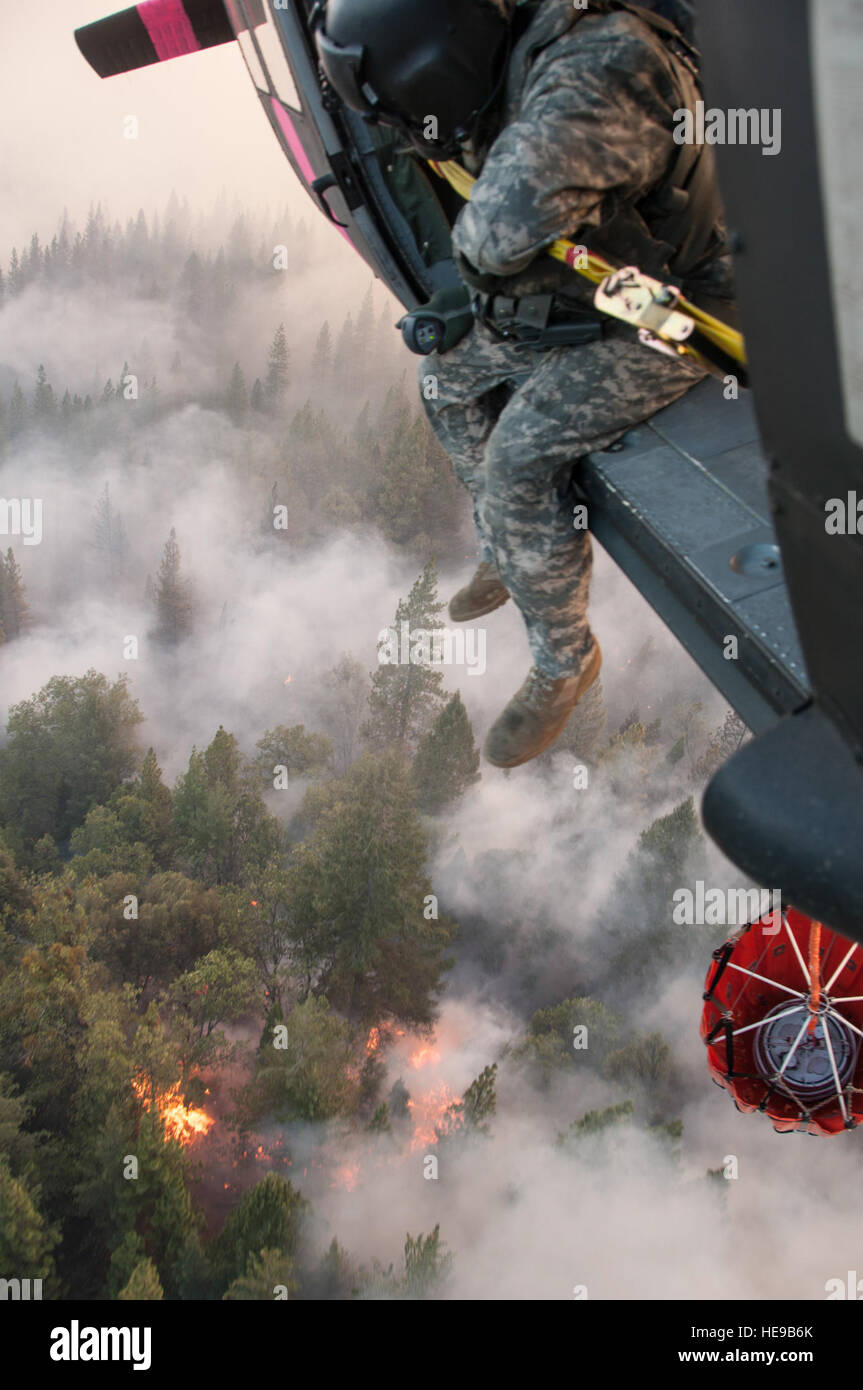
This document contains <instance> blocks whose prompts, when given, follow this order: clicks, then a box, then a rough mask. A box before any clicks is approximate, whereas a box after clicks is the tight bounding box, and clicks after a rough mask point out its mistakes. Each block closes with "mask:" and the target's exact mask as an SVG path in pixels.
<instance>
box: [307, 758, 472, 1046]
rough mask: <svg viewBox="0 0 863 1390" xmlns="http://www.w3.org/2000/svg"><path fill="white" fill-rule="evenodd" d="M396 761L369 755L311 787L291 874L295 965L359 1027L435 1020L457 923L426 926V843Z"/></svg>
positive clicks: (406, 781)
mask: <svg viewBox="0 0 863 1390" xmlns="http://www.w3.org/2000/svg"><path fill="white" fill-rule="evenodd" d="M412 803H413V797H412V788H411V785H410V781H409V778H408V774H407V769H406V768H405V765H404V762H403V760H402V759H401V758H400V757H399V755H398V754H397V753H387V754H385V755H384V756H383V757H380V758H376V757H374V756H372V755H369V754H366V756H365V757H363V758H361V759H360V760H359V762H357V763H355V764H354V766H353V767H352V768H351V770H350V772H349V773H348V775H347V777H344V778H342V779H340V780H339V781H334V782H325V783H323V784H322V785H320V786H317V787H314V788H313V789H312V790H311V791H310V792H309V793H308V794H307V796H306V799H305V801H304V803H303V807H302V811H301V816H302V818H303V820H304V822H305V823H306V824H308V825H309V827H310V832H311V833H310V834H308V835H307V837H306V839H305V840H304V842H303V844H302V846H300V847H299V852H298V853H297V855H296V859H295V863H294V867H293V869H292V884H291V894H290V899H289V900H290V902H291V912H292V917H293V931H294V934H295V941H296V958H297V960H298V961H302V962H303V963H304V972H303V973H304V974H305V975H306V978H307V979H308V981H309V985H310V986H311V982H312V981H314V992H315V994H323V995H325V996H326V998H327V999H328V1000H329V1001H330V1003H331V1005H332V1006H333V1008H334V1009H337V1010H339V1011H340V1012H341V1013H343V1014H346V1015H347V1017H348V1018H349V1019H351V1020H352V1021H356V1022H358V1023H362V1024H372V1023H375V1024H379V1023H380V1022H381V1019H383V1018H398V1019H403V1020H405V1021H406V1022H410V1023H416V1024H420V1025H425V1024H427V1023H431V1022H432V1021H433V1019H434V1016H435V996H436V994H437V993H438V991H439V990H440V987H441V974H442V970H443V968H444V962H443V953H444V951H445V949H446V946H447V943H448V941H449V939H450V935H451V930H452V924H451V923H448V922H446V921H445V920H444V918H443V917H441V918H440V919H439V920H434V919H430V920H427V919H426V918H425V917H424V916H423V904H424V902H425V901H426V898H427V897H428V895H429V894H430V893H431V885H430V883H429V880H428V877H427V875H426V868H425V862H426V855H427V853H428V844H427V842H426V838H425V835H424V833H423V829H422V825H421V823H420V819H419V816H418V815H417V813H416V810H415V808H414V806H413V804H412Z"/></svg>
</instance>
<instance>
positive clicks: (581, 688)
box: [483, 637, 602, 767]
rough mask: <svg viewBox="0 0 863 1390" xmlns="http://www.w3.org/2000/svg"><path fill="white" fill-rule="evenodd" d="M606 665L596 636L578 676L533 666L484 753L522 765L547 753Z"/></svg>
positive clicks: (492, 759) (497, 763)
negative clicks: (542, 669) (553, 672)
mask: <svg viewBox="0 0 863 1390" xmlns="http://www.w3.org/2000/svg"><path fill="white" fill-rule="evenodd" d="M601 665H602V652H601V651H600V649H599V643H598V642H597V640H596V638H595V637H594V639H593V645H592V647H591V648H590V650H589V652H588V654H587V656H586V657H585V659H584V662H583V663H582V667H581V670H580V671H579V673H578V675H575V676H560V677H555V676H547V675H546V674H545V672H544V671H540V670H539V668H538V667H537V666H532V667H531V669H530V673H529V675H528V677H527V680H526V681H525V683H524V685H523V686H522V687H521V689H520V690H519V691H517V693H516V694H515V695H513V697H512V699H511V700H510V702H509V704H508V705H507V707H506V709H505V710H504V712H503V714H501V715H500V717H499V718H498V719H496V720H495V722H494V724H492V726H491V729H490V730H489V733H488V737H487V738H486V741H485V747H484V748H483V753H484V754H485V757H486V759H487V761H488V762H490V763H494V765H495V767H518V766H519V764H520V763H526V762H529V761H530V759H531V758H536V757H538V756H539V754H540V753H544V752H545V750H546V748H548V747H549V746H550V745H551V744H552V743H554V740H555V739H556V738H557V737H558V735H559V734H560V733H561V732H562V730H563V726H564V724H565V723H566V721H567V719H568V718H569V716H570V715H571V714H572V711H573V710H574V709H575V706H576V705H577V704H578V702H579V700H580V699H581V697H582V695H583V694H584V693H585V691H586V690H589V688H590V687H591V686H592V685H593V682H594V681H595V680H596V678H597V676H598V675H599V668H600V666H601Z"/></svg>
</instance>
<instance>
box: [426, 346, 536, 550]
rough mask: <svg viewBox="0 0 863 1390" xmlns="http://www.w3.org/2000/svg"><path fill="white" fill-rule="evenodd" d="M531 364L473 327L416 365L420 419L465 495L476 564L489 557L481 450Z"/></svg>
mask: <svg viewBox="0 0 863 1390" xmlns="http://www.w3.org/2000/svg"><path fill="white" fill-rule="evenodd" d="M537 360H538V356H537V354H533V353H532V354H530V355H529V359H526V357H525V355H524V354H523V353H517V352H516V351H515V349H514V348H513V347H512V345H511V344H509V343H503V342H501V341H500V339H498V338H495V337H494V336H493V334H491V333H489V331H488V330H487V329H486V328H485V327H484V326H483V325H482V324H481V323H478V324H477V325H476V326H475V327H474V329H473V330H472V331H471V332H470V333H469V334H468V335H467V337H466V338H463V339H462V341H461V342H460V343H457V344H456V346H455V347H454V348H451V349H450V351H449V352H447V353H444V354H443V355H439V354H438V353H436V352H435V353H431V354H430V355H429V356H428V357H424V358H423V359H422V361H421V362H420V364H419V371H418V377H419V387H420V396H421V399H422V402H423V405H424V406H425V410H426V414H427V416H428V418H429V421H430V423H431V426H432V428H433V429H434V432H435V434H436V435H437V437H438V439H439V440H440V442H441V444H442V445H443V447H444V449H445V450H446V451H447V453H448V454H449V457H450V459H451V461H452V465H453V469H454V471H455V474H456V477H457V478H458V479H459V481H460V482H462V483H463V484H464V486H465V487H466V488H467V490H468V492H469V493H470V495H471V500H472V502H473V515H474V524H475V526H476V531H477V536H478V537H479V542H480V547H481V549H482V559H483V560H485V561H487V562H489V563H493V562H494V554H493V551H492V547H491V542H490V537H489V534H488V528H487V525H486V522H485V508H486V445H487V443H488V440H489V436H490V435H491V432H492V430H493V429H494V427H495V424H496V423H497V420H498V418H499V416H500V414H501V411H502V410H503V408H504V406H505V405H506V403H507V401H508V400H509V398H510V395H511V394H512V391H513V390H514V389H515V388H516V387H517V386H518V385H519V384H521V383H523V382H525V381H526V380H527V379H528V378H529V376H530V373H531V371H532V370H533V369H534V366H535V364H536V362H537Z"/></svg>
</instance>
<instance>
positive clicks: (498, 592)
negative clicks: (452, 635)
mask: <svg viewBox="0 0 863 1390" xmlns="http://www.w3.org/2000/svg"><path fill="white" fill-rule="evenodd" d="M508 598H509V590H508V589H505V588H504V586H503V584H502V583H501V579H500V576H499V574H498V572H497V570H496V569H495V567H494V565H490V564H489V563H488V561H486V560H483V562H482V564H481V565H480V567H479V569H478V570H477V572H476V574H475V575H474V577H473V579H472V580H471V581H470V583H469V584H465V586H464V588H463V589H459V591H458V593H457V594H454V595H453V597H452V598H451V599H450V605H449V615H450V617H451V618H452V620H453V622H454V623H467V622H469V621H470V619H471V618H481V617H483V616H484V614H486V613H493V612H494V610H495V609H496V608H500V607H501V605H502V604H504V603H506V601H507V599H508Z"/></svg>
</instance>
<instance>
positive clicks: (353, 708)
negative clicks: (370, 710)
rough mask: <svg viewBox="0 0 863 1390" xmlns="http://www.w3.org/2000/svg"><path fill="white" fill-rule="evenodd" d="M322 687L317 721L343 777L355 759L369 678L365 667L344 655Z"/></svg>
mask: <svg viewBox="0 0 863 1390" xmlns="http://www.w3.org/2000/svg"><path fill="white" fill-rule="evenodd" d="M323 686H324V689H323V693H322V695H321V699H320V704H319V711H320V718H321V721H322V724H323V727H324V729H325V730H326V732H327V734H328V735H329V738H330V741H331V742H332V744H333V748H334V750H335V762H336V767H337V770H338V772H339V773H340V774H341V775H344V774H345V773H346V772H347V771H348V769H349V768H350V766H351V764H352V763H353V762H354V760H355V758H356V756H357V752H358V747H359V742H360V726H361V725H362V722H363V714H364V712H365V708H366V701H367V700H368V695H369V678H368V674H367V672H366V670H365V668H364V667H363V666H361V665H360V663H359V662H358V661H356V660H355V658H354V657H352V656H349V655H348V654H347V653H344V654H343V655H342V657H341V658H340V660H339V661H338V662H337V664H336V665H335V666H334V667H333V668H332V670H331V671H328V672H327V673H326V675H325V676H324V679H323Z"/></svg>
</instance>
